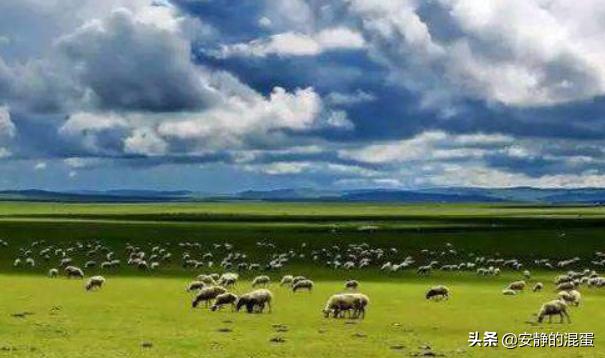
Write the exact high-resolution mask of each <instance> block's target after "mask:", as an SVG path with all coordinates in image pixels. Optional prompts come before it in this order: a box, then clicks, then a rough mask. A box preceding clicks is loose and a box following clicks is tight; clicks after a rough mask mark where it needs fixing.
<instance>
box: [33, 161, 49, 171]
mask: <svg viewBox="0 0 605 358" xmlns="http://www.w3.org/2000/svg"><path fill="white" fill-rule="evenodd" d="M46 167H47V165H46V163H45V162H38V163H36V165H34V170H45V169H46Z"/></svg>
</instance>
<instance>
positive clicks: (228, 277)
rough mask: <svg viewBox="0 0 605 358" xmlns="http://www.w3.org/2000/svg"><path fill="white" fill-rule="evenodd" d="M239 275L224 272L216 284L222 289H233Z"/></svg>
mask: <svg viewBox="0 0 605 358" xmlns="http://www.w3.org/2000/svg"><path fill="white" fill-rule="evenodd" d="M238 278H239V275H238V274H236V273H232V272H226V273H224V274H222V275H221V277H220V278H219V279H218V284H219V285H221V286H224V287H233V286H235V284H236V283H237V279H238Z"/></svg>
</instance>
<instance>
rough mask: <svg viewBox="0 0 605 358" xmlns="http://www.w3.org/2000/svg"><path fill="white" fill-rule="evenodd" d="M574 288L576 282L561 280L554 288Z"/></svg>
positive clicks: (559, 289)
mask: <svg viewBox="0 0 605 358" xmlns="http://www.w3.org/2000/svg"><path fill="white" fill-rule="evenodd" d="M575 288H576V284H575V283H574V282H573V281H568V282H561V283H560V284H558V285H557V288H556V289H555V290H557V291H571V290H574V289H575Z"/></svg>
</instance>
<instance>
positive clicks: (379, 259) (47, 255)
mask: <svg viewBox="0 0 605 358" xmlns="http://www.w3.org/2000/svg"><path fill="white" fill-rule="evenodd" d="M8 246H9V242H8V241H6V240H0V249H2V248H6V247H8ZM247 251H248V252H246V251H245V250H239V249H237V248H236V246H235V245H234V244H231V243H228V242H220V243H212V244H207V243H201V242H195V241H193V242H192V241H165V242H162V243H158V242H155V243H151V242H147V243H145V244H138V245H135V244H130V243H126V244H125V245H124V247H123V248H122V249H120V250H116V249H114V248H112V247H110V246H109V245H107V244H105V243H103V242H102V241H101V240H91V241H72V242H70V241H66V242H62V243H61V244H49V243H47V242H46V241H45V240H39V241H34V242H32V243H30V244H28V245H26V246H22V247H18V248H17V256H16V257H15V258H14V261H13V266H14V267H15V268H18V269H20V270H28V269H36V268H40V267H44V268H47V269H48V271H47V272H48V276H49V277H51V278H55V277H58V276H59V275H60V274H61V272H62V273H63V274H64V275H65V276H66V277H67V278H77V279H83V278H84V277H85V273H84V271H85V270H86V271H93V272H95V274H97V275H94V276H92V277H90V278H89V280H88V281H87V283H86V285H85V289H86V290H89V291H92V290H95V289H99V288H101V287H103V285H104V283H105V281H106V280H105V278H104V277H103V276H101V275H98V273H103V272H107V273H117V272H119V271H120V270H122V269H124V268H125V267H128V268H129V269H135V270H138V271H141V272H145V273H148V274H153V272H157V271H160V270H163V269H167V270H175V269H180V270H194V271H198V272H199V271H217V272H223V273H222V274H219V273H215V274H202V275H199V276H197V277H196V278H195V280H194V281H193V282H190V283H189V284H188V285H187V287H186V291H187V292H190V293H192V294H193V295H194V297H193V300H192V301H191V306H192V307H198V306H199V305H200V304H203V305H204V306H205V307H207V308H208V309H210V310H212V311H218V310H220V309H221V308H222V307H224V306H231V307H232V310H234V311H239V310H241V309H242V308H244V307H245V309H246V311H247V312H249V313H253V312H258V313H262V312H264V311H265V310H267V311H268V312H271V305H272V302H273V294H272V293H271V291H269V287H270V285H271V283H272V281H271V277H270V275H271V274H273V275H274V276H275V274H278V273H281V272H284V271H287V270H288V266H289V265H292V264H299V265H300V264H305V265H307V266H309V265H315V266H320V267H324V268H326V269H328V270H334V271H340V272H349V275H350V276H354V275H353V273H355V272H362V271H367V270H374V271H376V272H378V273H379V274H381V275H384V276H386V277H389V276H394V275H397V274H398V273H399V272H404V271H408V272H415V273H416V274H417V275H418V276H431V275H432V273H433V272H434V271H446V272H474V273H475V274H476V275H477V276H479V277H485V279H489V277H498V276H500V275H501V273H502V272H503V271H504V270H507V271H510V272H517V273H519V275H520V276H521V277H522V278H523V279H522V280H518V281H514V282H511V283H510V284H508V285H507V286H506V287H504V288H503V290H502V294H503V295H506V296H517V295H518V294H519V293H520V292H523V291H524V290H525V289H526V287H527V285H528V283H527V282H529V281H530V280H531V272H530V271H529V269H528V268H529V267H534V268H536V269H539V270H552V271H555V270H562V269H564V270H568V271H567V273H566V274H563V275H559V276H557V277H556V278H555V280H554V285H555V288H554V289H555V291H556V292H557V294H556V297H554V298H553V300H552V301H549V302H546V303H545V304H544V305H542V306H541V308H540V310H539V311H538V313H537V316H538V321H539V322H542V320H543V319H544V318H545V317H547V316H548V317H549V318H550V319H551V318H552V316H553V315H560V317H561V321H563V318H564V317H565V318H567V320H568V321H569V315H568V308H567V307H568V306H569V305H573V306H579V304H580V301H581V297H582V296H581V294H580V287H581V286H586V287H605V277H601V276H600V275H599V274H598V273H597V271H596V269H598V268H601V267H604V266H605V253H602V252H595V253H594V257H592V258H590V259H586V260H582V259H581V258H579V257H572V258H565V259H559V260H554V259H551V258H544V257H542V258H536V257H534V258H532V259H531V260H529V259H519V258H511V257H509V258H505V257H502V255H500V254H498V253H492V254H491V255H482V254H479V253H476V252H472V251H469V250H464V249H457V248H455V247H454V245H452V244H451V243H446V244H445V245H444V246H443V247H440V248H434V249H422V250H419V251H416V252H408V253H407V254H403V253H401V252H400V250H399V249H398V248H395V247H389V248H384V247H373V246H371V245H370V244H368V243H365V242H364V243H350V244H347V245H337V244H333V245H324V246H323V247H321V246H315V247H310V246H309V245H307V243H304V242H303V243H300V244H298V245H297V246H296V247H294V248H289V249H283V248H279V247H278V245H277V244H276V243H274V242H271V241H268V240H263V241H257V242H256V243H255V244H254V247H253V248H252V247H248V248H247ZM574 268H583V269H582V270H581V271H574V270H573V269H574ZM250 273H253V274H256V276H254V278H253V279H252V281H251V286H252V287H251V288H252V290H251V291H250V292H247V293H243V294H240V295H238V294H236V293H235V292H232V291H233V288H234V287H235V286H236V283H237V281H238V279H239V276H240V274H250ZM521 277H520V278H521ZM279 286H280V287H284V286H286V287H288V288H289V289H290V290H291V291H292V292H294V293H296V292H300V291H308V292H313V290H314V287H315V283H314V281H312V280H310V279H309V278H307V277H304V276H295V275H289V274H288V275H282V278H281V280H280V281H279ZM343 286H344V289H345V292H343V293H337V294H334V295H333V296H331V297H329V298H328V300H327V302H326V304H325V306H324V308H323V314H324V316H325V317H334V318H342V317H345V316H347V317H349V318H364V317H365V313H366V309H367V306H368V304H369V302H370V300H369V298H368V296H366V295H364V294H362V293H360V292H359V291H358V290H359V288H360V283H359V281H357V280H352V279H351V280H347V281H346V282H345V283H344V285H343ZM542 290H544V284H543V283H541V282H536V283H534V284H533V287H532V291H533V292H539V291H542ZM450 295H451V293H450V290H449V289H448V288H447V287H446V286H443V285H439V286H434V287H430V288H429V289H428V290H427V291H426V294H425V298H426V299H429V300H447V299H449V298H450Z"/></svg>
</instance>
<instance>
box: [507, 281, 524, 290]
mask: <svg viewBox="0 0 605 358" xmlns="http://www.w3.org/2000/svg"><path fill="white" fill-rule="evenodd" d="M526 285H527V284H526V283H525V281H514V282H511V283H510V284H508V286H507V287H506V288H507V289H509V290H515V291H523V290H524V289H525V286H526Z"/></svg>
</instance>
